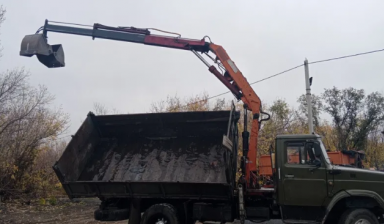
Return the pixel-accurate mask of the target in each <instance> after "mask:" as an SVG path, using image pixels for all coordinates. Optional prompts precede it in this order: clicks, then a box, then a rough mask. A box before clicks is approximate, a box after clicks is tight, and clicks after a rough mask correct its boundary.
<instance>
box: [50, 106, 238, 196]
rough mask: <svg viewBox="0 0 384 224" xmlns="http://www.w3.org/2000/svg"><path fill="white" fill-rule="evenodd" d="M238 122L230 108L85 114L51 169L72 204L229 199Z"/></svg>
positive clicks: (234, 165) (232, 179) (236, 116)
mask: <svg viewBox="0 0 384 224" xmlns="http://www.w3.org/2000/svg"><path fill="white" fill-rule="evenodd" d="M237 119H238V112H235V111H233V110H232V111H209V112H179V113H150V114H124V115H102V116H95V115H94V114H92V113H89V114H88V116H87V119H86V120H85V121H84V122H83V124H82V125H81V127H80V128H79V130H78V131H77V132H76V135H75V136H74V137H73V138H72V140H71V141H70V143H69V144H68V146H67V148H66V149H65V151H64V153H63V155H62V156H61V158H60V159H59V160H58V161H57V162H56V164H55V165H54V170H55V172H56V174H57V176H58V177H59V179H60V181H61V183H62V184H63V186H64V189H65V190H66V192H67V194H68V196H69V197H71V198H73V197H94V196H101V197H133V196H135V197H172V198H173V197H176V198H180V197H185V198H194V197H196V198H197V197H198V198H212V199H214V198H228V197H229V196H230V195H231V192H232V186H233V183H234V176H235V174H234V173H235V172H236V168H235V167H236V163H235V162H234V161H235V160H236V157H237V150H236V144H237V137H236V136H237V134H236V132H237V129H236V128H237V125H236V123H237ZM228 131H229V132H228ZM224 135H228V138H223V136H224ZM228 139H229V141H228ZM224 140H225V141H224ZM223 141H224V142H226V143H229V145H231V144H232V146H229V147H225V146H224V145H223ZM227 145H228V144H227ZM233 151H234V152H235V153H232V152H233Z"/></svg>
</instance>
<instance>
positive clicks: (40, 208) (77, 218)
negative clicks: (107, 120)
mask: <svg viewBox="0 0 384 224" xmlns="http://www.w3.org/2000/svg"><path fill="white" fill-rule="evenodd" d="M99 203H100V201H99V200H98V199H93V198H91V199H81V200H76V201H75V202H71V201H70V200H69V199H67V198H63V199H58V201H57V204H56V205H54V206H52V205H39V204H38V202H32V203H31V204H30V205H25V204H24V205H22V204H21V203H20V202H13V203H7V204H4V203H2V204H0V223H4V224H31V223H44V224H53V223H73V224H77V223H79V224H80V223H82V224H83V223H84V224H96V223H104V224H105V223H108V224H117V223H118V224H122V223H124V224H126V223H128V221H127V220H124V221H118V222H99V221H96V220H94V218H93V212H94V211H95V210H96V209H97V207H98V205H99ZM247 223H251V222H247ZM280 223H281V222H279V221H270V222H265V223H264V224H280Z"/></svg>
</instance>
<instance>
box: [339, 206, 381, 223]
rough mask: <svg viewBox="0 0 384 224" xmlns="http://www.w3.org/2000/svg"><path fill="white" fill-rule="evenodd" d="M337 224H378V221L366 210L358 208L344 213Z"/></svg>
mask: <svg viewBox="0 0 384 224" xmlns="http://www.w3.org/2000/svg"><path fill="white" fill-rule="evenodd" d="M339 224H379V220H377V217H376V216H375V215H374V214H373V213H372V212H371V211H369V210H368V209H363V208H359V209H350V210H347V211H345V212H344V213H343V215H342V216H341V218H340V221H339Z"/></svg>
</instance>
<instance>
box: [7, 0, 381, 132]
mask: <svg viewBox="0 0 384 224" xmlns="http://www.w3.org/2000/svg"><path fill="white" fill-rule="evenodd" d="M288 2H289V3H288ZM363 2H364V3H363ZM0 4H2V5H3V7H4V8H5V9H6V10H7V13H6V20H5V22H4V23H3V25H2V27H1V30H0V32H1V34H0V39H1V44H2V47H3V52H2V54H3V57H2V58H1V59H0V71H5V70H7V69H12V68H16V67H25V68H26V70H28V71H29V72H30V74H31V77H30V82H31V84H32V85H35V86H37V85H39V84H43V85H45V86H46V87H47V88H48V90H49V92H50V93H52V94H53V95H54V96H55V97H56V99H55V101H54V105H52V106H55V107H61V108H62V109H63V111H64V112H66V113H68V114H69V115H70V118H71V123H70V125H71V126H70V129H69V132H68V134H74V133H75V132H76V130H77V129H78V128H79V126H80V125H81V122H82V121H83V120H84V119H85V118H86V115H87V113H88V112H89V111H93V110H94V103H100V104H103V105H105V106H106V107H107V108H110V109H113V108H115V109H117V110H118V111H119V112H121V113H127V112H129V113H143V112H148V111H149V108H150V105H151V103H153V102H158V101H160V100H164V99H166V97H167V96H168V95H170V96H174V95H176V94H177V95H178V96H180V97H182V98H183V97H190V96H193V95H197V94H200V93H202V92H204V91H205V92H207V93H209V95H211V96H213V95H216V94H220V93H222V92H226V91H228V90H227V89H226V87H225V86H224V85H223V84H222V83H221V82H220V81H219V80H217V78H216V77H215V76H213V75H212V74H211V73H210V72H209V71H208V70H207V67H206V66H205V65H204V64H203V63H202V62H201V61H200V60H199V59H198V58H197V57H196V56H195V55H194V54H193V53H191V52H188V51H179V50H175V49H167V48H160V47H153V46H145V45H141V44H135V43H127V42H119V41H111V40H102V39H95V40H92V38H91V37H83V36H75V35H68V34H58V33H48V41H49V44H63V49H64V52H65V63H66V67H63V68H55V69H48V68H46V67H45V66H44V65H42V64H41V63H40V62H39V61H38V60H37V58H36V57H33V58H27V57H21V56H19V51H20V44H21V40H22V39H23V37H24V36H25V35H27V34H34V33H35V32H36V31H37V29H38V28H39V27H40V26H42V25H44V22H45V20H46V19H48V20H50V21H60V22H69V23H79V24H87V25H93V24H94V23H101V24H103V25H108V26H134V27H139V28H157V29H161V30H167V31H171V32H176V33H180V34H181V35H182V37H186V38H193V39H201V38H202V37H204V36H205V35H208V36H209V37H210V38H211V39H212V41H213V42H214V43H215V44H219V45H222V46H223V47H224V48H225V49H226V51H227V53H228V54H229V56H230V57H231V58H232V60H233V61H234V62H235V63H236V65H237V67H238V68H239V69H240V70H241V71H242V73H243V75H244V76H245V77H246V78H247V80H248V81H249V82H254V81H257V80H260V79H263V78H265V77H268V76H271V75H273V74H276V73H279V72H281V71H283V70H286V69H289V68H292V67H295V66H297V65H300V64H302V63H303V61H304V60H305V59H306V58H307V59H308V61H309V62H311V61H317V60H322V59H327V58H333V57H339V56H344V55H350V54H356V53H360V52H366V51H372V50H377V49H383V48H384V29H383V24H384V13H382V9H383V8H384V1H352V0H348V1H343V0H339V1H329V0H322V1H304V0H296V1H256V0H242V1H236V2H235V1H229V0H220V1H219V0H211V1H201V0H194V1H180V0H179V1H176V0H162V1H155V0H152V1H150V0H146V1H123V0H120V1H117V0H115V1H101V0H100V1H99V0H82V1H74V0H66V1H47V0H39V1H28V0H3V1H2V3H0ZM383 61H384V52H380V53H375V54H369V55H364V56H359V57H353V58H348V59H344V60H336V61H331V62H327V63H319V64H313V65H310V66H309V73H310V76H311V77H313V84H312V86H311V91H312V93H313V94H320V93H321V92H322V91H323V90H324V89H325V88H332V87H333V86H337V87H338V88H347V87H354V88H358V89H364V90H365V91H366V92H367V93H369V92H373V91H379V92H383V90H384V85H383V83H384V76H383V71H384V63H383ZM252 87H253V88H254V90H255V92H256V93H257V94H258V95H259V97H260V98H261V100H262V102H264V103H271V102H272V101H274V100H276V99H285V100H286V101H287V102H288V103H290V104H292V105H296V101H297V98H298V97H299V96H300V95H301V94H304V93H305V79H304V68H303V67H300V68H298V69H296V70H293V71H291V72H288V73H285V74H283V75H280V76H277V77H274V78H271V79H268V80H266V81H263V82H260V83H257V84H255V85H253V86H252ZM223 97H225V98H226V99H228V100H232V99H233V96H232V95H231V94H227V95H225V96H223Z"/></svg>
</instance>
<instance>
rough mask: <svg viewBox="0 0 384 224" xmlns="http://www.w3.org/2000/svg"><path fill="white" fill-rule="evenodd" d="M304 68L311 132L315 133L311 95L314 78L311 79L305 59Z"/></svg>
mask: <svg viewBox="0 0 384 224" xmlns="http://www.w3.org/2000/svg"><path fill="white" fill-rule="evenodd" d="M304 70H305V89H306V97H307V106H308V127H309V133H310V134H314V130H313V116H312V97H311V85H312V78H311V80H309V69H308V60H307V59H305V61H304Z"/></svg>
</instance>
